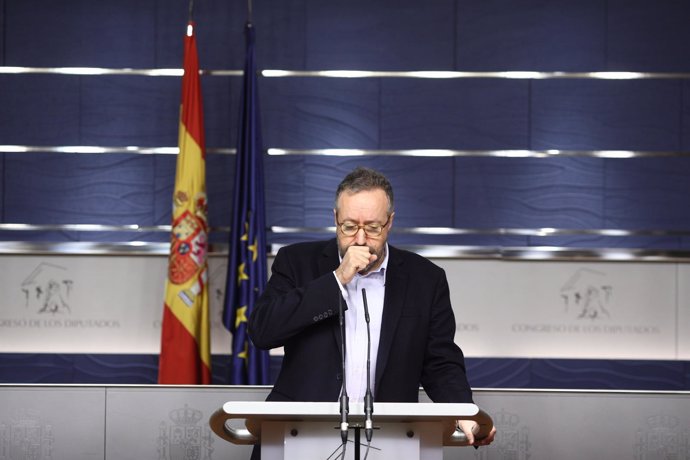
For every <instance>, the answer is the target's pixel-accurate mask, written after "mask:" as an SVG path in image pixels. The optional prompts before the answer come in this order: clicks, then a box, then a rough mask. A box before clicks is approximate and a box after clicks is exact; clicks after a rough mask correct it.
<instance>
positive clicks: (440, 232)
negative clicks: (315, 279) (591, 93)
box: [0, 223, 690, 237]
mask: <svg viewBox="0 0 690 460" xmlns="http://www.w3.org/2000/svg"><path fill="white" fill-rule="evenodd" d="M0 231H16V232H68V231H72V232H137V233H161V232H164V233H168V232H170V231H171V226H170V225H153V226H145V225H136V224H134V225H101V224H48V225H41V224H20V223H0ZM210 231H211V232H218V233H220V232H223V233H229V232H230V228H229V227H211V228H210ZM268 231H269V232H270V233H272V234H275V235H290V234H292V235H305V234H334V233H335V227H284V226H271V227H269V228H268ZM392 233H394V234H407V235H422V236H457V235H480V236H482V235H483V236H488V235H491V236H533V237H549V236H607V237H634V236H654V237H688V236H690V229H688V230H654V229H651V230H644V229H642V230H624V229H615V228H604V229H567V228H456V227H393V229H392Z"/></svg>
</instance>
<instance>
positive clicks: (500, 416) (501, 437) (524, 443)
mask: <svg viewBox="0 0 690 460" xmlns="http://www.w3.org/2000/svg"><path fill="white" fill-rule="evenodd" d="M493 420H494V425H495V426H496V430H497V432H498V434H497V435H496V439H495V440H494V442H493V443H492V444H491V446H489V447H487V448H481V449H478V450H477V451H476V452H475V457H476V458H479V459H482V460H493V459H497V460H499V459H500V460H527V459H529V458H531V454H530V447H531V444H530V441H529V428H527V427H525V426H522V424H521V423H520V417H519V416H518V415H517V414H512V413H510V412H506V411H505V410H504V409H501V410H500V411H499V412H498V413H496V414H494V415H493Z"/></svg>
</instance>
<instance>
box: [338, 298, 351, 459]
mask: <svg viewBox="0 0 690 460" xmlns="http://www.w3.org/2000/svg"><path fill="white" fill-rule="evenodd" d="M338 308H339V309H340V341H341V343H342V346H341V355H342V358H343V363H342V371H343V391H342V393H340V439H342V441H343V446H345V445H347V431H348V428H349V424H348V422H347V414H348V413H349V411H350V407H349V401H350V398H348V397H347V380H346V377H345V371H346V366H345V315H344V313H343V296H342V294H338Z"/></svg>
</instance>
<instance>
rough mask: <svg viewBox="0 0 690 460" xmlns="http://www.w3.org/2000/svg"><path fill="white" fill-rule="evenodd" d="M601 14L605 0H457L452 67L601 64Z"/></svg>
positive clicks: (577, 68) (578, 68)
mask: <svg viewBox="0 0 690 460" xmlns="http://www.w3.org/2000/svg"><path fill="white" fill-rule="evenodd" d="M605 18H606V2H605V1H604V0H580V1H570V0H550V1H543V0H517V1H516V0H513V1H505V0H484V1H476V0H458V7H457V46H456V50H457V51H456V56H457V58H456V69H457V70H473V71H503V70H532V71H571V72H572V71H591V70H596V69H599V70H601V69H603V68H604V65H605V62H606V61H605V60H606V54H605V39H606V35H605V33H606V29H605V24H606V21H605Z"/></svg>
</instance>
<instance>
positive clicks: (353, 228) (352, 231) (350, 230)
mask: <svg viewBox="0 0 690 460" xmlns="http://www.w3.org/2000/svg"><path fill="white" fill-rule="evenodd" d="M390 220H391V215H390V214H389V215H388V219H386V223H384V224H383V225H382V224H377V223H371V224H364V225H359V224H355V223H354V222H343V223H339V224H338V228H339V229H340V232H341V233H342V234H343V235H345V236H355V235H356V234H357V232H358V231H359V229H360V228H361V229H363V230H364V233H366V235H367V236H369V237H376V236H381V233H383V229H384V228H386V226H387V225H388V222H390Z"/></svg>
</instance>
